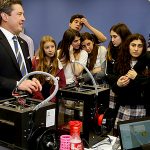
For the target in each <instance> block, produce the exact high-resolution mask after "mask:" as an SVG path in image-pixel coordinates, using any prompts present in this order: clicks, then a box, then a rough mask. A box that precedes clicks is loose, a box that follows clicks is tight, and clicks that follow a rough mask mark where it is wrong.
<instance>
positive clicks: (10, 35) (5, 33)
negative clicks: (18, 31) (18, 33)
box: [0, 27, 14, 41]
mask: <svg viewBox="0 0 150 150" xmlns="http://www.w3.org/2000/svg"><path fill="white" fill-rule="evenodd" d="M0 29H1V31H2V32H3V33H4V35H5V36H6V38H7V40H8V41H10V40H12V38H13V37H14V35H13V34H12V33H11V32H9V31H8V30H6V29H4V28H2V27H0Z"/></svg>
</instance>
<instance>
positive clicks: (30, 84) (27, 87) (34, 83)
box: [18, 78, 42, 94]
mask: <svg viewBox="0 0 150 150" xmlns="http://www.w3.org/2000/svg"><path fill="white" fill-rule="evenodd" d="M18 90H22V91H28V92H29V93H30V94H32V93H33V92H36V91H38V90H40V91H41V90H42V86H41V84H40V82H39V81H38V80H37V79H36V78H33V79H32V80H24V81H23V82H22V83H21V84H20V85H19V87H18Z"/></svg>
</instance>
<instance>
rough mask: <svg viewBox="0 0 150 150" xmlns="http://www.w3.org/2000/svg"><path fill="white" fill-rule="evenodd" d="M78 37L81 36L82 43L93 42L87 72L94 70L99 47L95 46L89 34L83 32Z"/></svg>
mask: <svg viewBox="0 0 150 150" xmlns="http://www.w3.org/2000/svg"><path fill="white" fill-rule="evenodd" d="M80 35H81V42H83V41H85V40H90V41H92V42H94V44H93V50H92V52H91V53H90V54H89V60H90V62H89V63H88V62H87V68H88V69H89V70H92V69H93V68H94V65H95V63H96V60H97V54H98V47H99V46H98V45H97V44H96V42H95V40H94V38H93V36H92V35H91V34H90V33H88V32H84V33H81V34H80Z"/></svg>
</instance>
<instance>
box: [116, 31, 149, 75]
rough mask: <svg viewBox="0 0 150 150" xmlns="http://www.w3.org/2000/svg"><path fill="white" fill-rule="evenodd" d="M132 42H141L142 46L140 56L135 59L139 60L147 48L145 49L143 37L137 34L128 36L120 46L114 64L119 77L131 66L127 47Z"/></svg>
mask: <svg viewBox="0 0 150 150" xmlns="http://www.w3.org/2000/svg"><path fill="white" fill-rule="evenodd" d="M134 40H141V42H142V44H143V51H142V54H141V55H140V56H139V57H138V58H137V59H140V58H141V57H143V56H144V55H145V54H146V51H147V48H146V40H145V38H144V36H143V35H141V34H139V33H135V34H131V35H129V36H128V37H127V39H126V41H125V42H124V43H123V44H122V46H121V48H120V51H119V53H118V57H117V60H116V62H115V64H114V65H115V68H116V72H117V74H119V75H120V76H121V75H125V74H126V73H127V72H128V71H129V70H130V69H131V64H130V61H131V54H130V52H129V46H130V43H131V42H132V41H134Z"/></svg>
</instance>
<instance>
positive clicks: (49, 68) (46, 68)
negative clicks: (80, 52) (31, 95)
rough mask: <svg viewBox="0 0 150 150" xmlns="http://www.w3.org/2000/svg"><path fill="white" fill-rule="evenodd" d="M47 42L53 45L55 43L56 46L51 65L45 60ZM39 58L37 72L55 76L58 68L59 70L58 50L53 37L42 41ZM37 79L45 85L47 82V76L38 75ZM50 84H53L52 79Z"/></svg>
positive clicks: (45, 37)
mask: <svg viewBox="0 0 150 150" xmlns="http://www.w3.org/2000/svg"><path fill="white" fill-rule="evenodd" d="M47 42H52V43H54V46H55V54H54V56H53V58H51V60H50V64H48V62H47V60H46V58H45V52H44V44H45V43H47ZM38 56H39V64H38V66H37V71H43V72H48V73H50V74H51V75H53V76H55V75H56V71H57V68H58V60H57V49H56V42H55V40H54V39H53V38H52V37H51V36H44V37H43V38H42V39H41V42H40V46H39V49H38ZM37 79H38V80H39V81H40V82H41V84H42V85H43V84H44V83H45V81H46V76H44V75H37ZM49 84H53V81H52V79H50V82H49Z"/></svg>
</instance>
